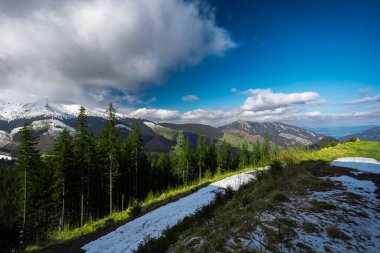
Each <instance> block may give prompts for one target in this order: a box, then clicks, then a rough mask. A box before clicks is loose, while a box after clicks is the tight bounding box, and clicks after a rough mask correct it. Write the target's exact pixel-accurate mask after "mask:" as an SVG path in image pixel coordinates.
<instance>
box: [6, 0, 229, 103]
mask: <svg viewBox="0 0 380 253" xmlns="http://www.w3.org/2000/svg"><path fill="white" fill-rule="evenodd" d="M16 2H17V3H16ZM234 46H235V44H234V42H233V41H232V39H231V38H230V36H229V34H228V32H227V31H226V30H224V29H223V28H221V27H218V26H217V25H216V24H215V20H214V17H213V12H212V10H211V9H210V8H207V6H205V5H204V4H201V2H200V1H199V2H198V1H185V0H138V1H135V0H88V1H87V0H77V1H71V0H60V1H48V0H41V1H34V0H22V1H11V0H4V1H2V2H1V3H0V88H1V89H2V91H3V92H2V93H1V94H0V99H2V100H5V99H6V100H17V101H18V100H21V99H29V98H31V97H34V98H45V97H50V98H51V99H56V98H63V97H64V98H66V99H73V100H78V99H81V100H83V99H86V98H88V96H87V94H88V93H89V90H91V89H92V88H96V89H99V88H101V89H103V88H104V89H107V88H110V87H112V88H118V89H123V90H124V91H126V92H130V93H138V92H139V91H141V90H143V89H145V88H146V87H147V86H148V85H152V84H160V83H162V81H163V80H165V76H166V74H167V73H168V72H169V71H173V70H176V69H181V68H184V67H186V66H191V65H195V64H198V63H199V62H201V61H202V59H204V58H205V57H207V56H211V55H216V56H221V55H223V54H224V53H225V51H226V50H228V49H229V48H232V47H234Z"/></svg>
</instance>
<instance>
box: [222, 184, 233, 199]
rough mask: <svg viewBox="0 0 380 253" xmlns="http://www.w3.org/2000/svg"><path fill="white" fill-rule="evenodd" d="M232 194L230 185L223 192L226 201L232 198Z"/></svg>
mask: <svg viewBox="0 0 380 253" xmlns="http://www.w3.org/2000/svg"><path fill="white" fill-rule="evenodd" d="M234 192H235V191H234V189H233V188H232V187H231V186H230V185H228V186H227V187H226V189H225V191H224V197H225V198H226V199H231V198H232V197H233V196H234Z"/></svg>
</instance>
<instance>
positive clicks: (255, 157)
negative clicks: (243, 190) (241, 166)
mask: <svg viewBox="0 0 380 253" xmlns="http://www.w3.org/2000/svg"><path fill="white" fill-rule="evenodd" d="M260 160H261V144H260V142H259V141H258V140H256V141H255V143H254V144H253V148H252V165H253V166H254V167H256V166H258V165H259V163H260Z"/></svg>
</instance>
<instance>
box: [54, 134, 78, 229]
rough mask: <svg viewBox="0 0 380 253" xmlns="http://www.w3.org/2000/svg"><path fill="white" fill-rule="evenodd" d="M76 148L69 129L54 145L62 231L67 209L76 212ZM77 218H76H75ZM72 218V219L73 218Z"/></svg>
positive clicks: (56, 193)
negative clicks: (74, 182)
mask: <svg viewBox="0 0 380 253" xmlns="http://www.w3.org/2000/svg"><path fill="white" fill-rule="evenodd" d="M73 149H74V147H73V143H72V137H71V135H70V133H69V131H68V130H67V129H64V130H63V131H62V132H61V133H60V134H59V137H58V140H57V141H56V143H55V145H54V153H53V161H54V165H53V166H55V195H56V196H55V198H56V199H58V200H60V202H61V212H60V219H59V220H60V229H61V230H62V229H63V226H64V224H65V222H66V220H65V217H66V216H67V215H66V212H67V207H68V209H69V210H73V209H74V210H75V206H76V205H75V201H76V196H75V185H73V179H75V174H76V171H75V167H74V150H73ZM71 216H72V215H71ZM74 217H75V216H74ZM71 218H72V217H71Z"/></svg>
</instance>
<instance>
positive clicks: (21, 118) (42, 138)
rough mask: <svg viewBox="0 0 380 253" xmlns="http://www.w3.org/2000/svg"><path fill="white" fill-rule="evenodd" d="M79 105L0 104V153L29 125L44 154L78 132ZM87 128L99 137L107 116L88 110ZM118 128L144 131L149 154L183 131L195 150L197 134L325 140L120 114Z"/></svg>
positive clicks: (290, 131) (275, 126)
mask: <svg viewBox="0 0 380 253" xmlns="http://www.w3.org/2000/svg"><path fill="white" fill-rule="evenodd" d="M79 108H80V105H78V104H49V105H48V104H45V105H44V104H40V103H25V104H9V103H0V150H2V151H5V152H14V151H15V148H16V143H17V141H18V139H19V138H20V134H19V132H20V129H21V127H22V126H23V125H24V124H25V123H28V124H30V125H31V126H32V127H33V128H34V130H35V134H36V136H37V137H39V145H38V146H39V148H40V150H41V151H42V152H47V151H49V150H50V149H51V148H52V146H53V144H54V140H55V138H56V137H57V136H58V134H59V132H61V131H62V130H63V129H68V130H69V131H70V132H71V133H72V134H73V133H74V132H75V126H76V118H77V115H78V112H79ZM86 114H87V123H88V128H89V130H90V131H92V132H93V133H94V134H95V136H98V135H99V133H100V131H101V129H102V128H103V126H104V124H105V121H106V118H107V112H106V110H105V109H100V108H86ZM116 116H117V118H118V125H117V127H118V128H119V129H120V132H121V134H122V137H123V138H126V137H127V136H128V134H129V133H130V130H131V128H132V127H133V126H134V125H138V126H139V127H140V128H141V131H142V134H143V140H144V145H145V149H146V150H147V151H149V152H168V151H170V150H171V148H172V147H173V145H175V143H176V138H177V136H178V133H179V131H180V130H181V131H182V132H183V134H184V136H185V139H186V140H188V141H189V142H190V144H191V145H192V146H193V147H195V146H196V142H197V138H198V134H199V133H200V132H201V131H202V132H203V133H204V135H205V137H206V140H207V141H210V139H211V138H213V139H215V140H216V143H217V144H218V143H219V142H220V141H221V140H223V139H225V140H226V141H228V142H230V143H231V144H232V146H233V147H234V148H236V147H238V146H239V145H240V144H241V143H243V142H244V141H246V140H247V141H248V142H250V143H252V142H253V141H255V140H260V141H261V140H262V139H263V137H264V135H265V134H266V133H268V134H269V136H270V139H271V141H272V143H274V144H276V145H279V146H281V147H288V146H302V145H310V144H313V143H315V142H317V141H319V140H320V139H321V138H322V135H318V134H314V133H312V132H310V131H307V130H304V129H302V128H298V127H295V126H290V125H286V124H282V123H257V122H248V121H242V120H239V121H235V122H233V123H231V124H228V125H226V126H223V127H219V128H216V127H213V126H208V125H204V124H193V123H188V124H174V123H154V122H151V121H149V120H145V119H139V118H134V117H131V116H129V115H126V114H121V113H117V114H116Z"/></svg>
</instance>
